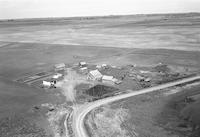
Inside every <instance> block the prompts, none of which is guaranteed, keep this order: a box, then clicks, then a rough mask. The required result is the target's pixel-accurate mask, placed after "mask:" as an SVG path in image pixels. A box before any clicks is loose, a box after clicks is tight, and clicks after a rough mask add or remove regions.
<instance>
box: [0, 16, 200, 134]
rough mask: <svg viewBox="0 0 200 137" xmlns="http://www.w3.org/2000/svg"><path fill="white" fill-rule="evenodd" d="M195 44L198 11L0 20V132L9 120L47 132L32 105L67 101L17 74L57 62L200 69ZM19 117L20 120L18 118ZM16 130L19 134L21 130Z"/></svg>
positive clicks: (199, 26)
mask: <svg viewBox="0 0 200 137" xmlns="http://www.w3.org/2000/svg"><path fill="white" fill-rule="evenodd" d="M199 44H200V14H166V15H165V14H164V15H159V14H158V15H131V16H109V17H87V18H82V17H81V18H55V19H54V18H53V19H51V18H50V19H30V20H26V19H24V20H13V21H0V87H1V89H0V103H1V106H0V112H1V113H0V118H1V120H0V125H1V127H0V131H1V130H2V129H4V125H5V122H6V121H7V122H8V121H9V120H8V119H10V121H11V122H10V123H12V121H18V122H19V123H21V125H23V124H25V125H30V124H28V122H29V123H33V131H32V130H30V133H28V132H27V134H31V133H35V132H40V131H41V132H40V133H41V134H43V133H44V132H46V133H47V135H49V136H50V135H51V134H53V131H52V129H51V127H50V123H49V122H48V121H47V116H46V115H45V113H43V110H41V111H40V112H38V111H36V110H35V109H34V108H35V107H36V106H40V105H41V104H45V103H49V104H53V105H58V104H63V103H64V102H65V101H66V98H65V97H64V96H63V94H61V92H59V90H58V89H56V90H53V91H46V90H44V89H38V88H35V87H32V86H29V85H26V84H22V83H19V82H16V80H17V79H19V78H22V77H24V76H27V75H30V74H36V73H39V72H43V71H45V70H49V69H51V68H52V67H53V65H54V64H56V63H61V62H64V63H66V64H71V63H77V62H79V61H87V62H90V63H93V64H100V63H107V64H110V65H116V66H123V65H128V64H133V65H137V66H141V67H142V66H145V67H146V66H147V67H148V66H150V67H152V66H155V65H157V64H158V63H160V62H161V63H163V64H167V65H168V66H170V68H171V69H173V70H174V71H176V72H178V73H188V74H192V73H198V72H200V47H199ZM125 86H126V85H125ZM36 108H37V107H36ZM21 117H23V118H24V120H21V121H20V120H18V119H21ZM7 118H8V119H7ZM25 130H29V129H25ZM43 130H44V131H43ZM7 131H8V132H10V135H11V136H12V134H13V133H14V131H11V130H10V129H9V130H7ZM17 131H19V132H18V134H19V136H20V134H22V133H24V132H22V131H23V130H16V131H15V132H17ZM1 133H2V132H1ZM11 133H12V134H11ZM5 134H6V133H5ZM24 134H25V133H24ZM2 136H4V135H2Z"/></svg>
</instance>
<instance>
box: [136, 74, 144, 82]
mask: <svg viewBox="0 0 200 137" xmlns="http://www.w3.org/2000/svg"><path fill="white" fill-rule="evenodd" d="M136 78H137V79H138V80H139V81H144V80H145V77H143V76H140V75H137V76H136Z"/></svg>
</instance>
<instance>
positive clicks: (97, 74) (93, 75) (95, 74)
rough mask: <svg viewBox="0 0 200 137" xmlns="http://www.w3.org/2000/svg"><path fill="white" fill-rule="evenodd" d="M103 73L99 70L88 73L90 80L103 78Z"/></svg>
mask: <svg viewBox="0 0 200 137" xmlns="http://www.w3.org/2000/svg"><path fill="white" fill-rule="evenodd" d="M102 76H103V75H102V74H101V73H100V72H99V71H98V70H92V71H90V72H89V73H88V77H87V79H88V80H101V78H102Z"/></svg>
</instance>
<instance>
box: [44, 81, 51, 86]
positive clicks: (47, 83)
mask: <svg viewBox="0 0 200 137" xmlns="http://www.w3.org/2000/svg"><path fill="white" fill-rule="evenodd" d="M42 85H43V86H44V87H51V85H52V83H51V82H48V81H42Z"/></svg>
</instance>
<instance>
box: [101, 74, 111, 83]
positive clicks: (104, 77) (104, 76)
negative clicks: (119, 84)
mask: <svg viewBox="0 0 200 137" xmlns="http://www.w3.org/2000/svg"><path fill="white" fill-rule="evenodd" d="M113 78H114V77H113V76H107V75H103V77H102V82H103V83H111V84H113Z"/></svg>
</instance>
